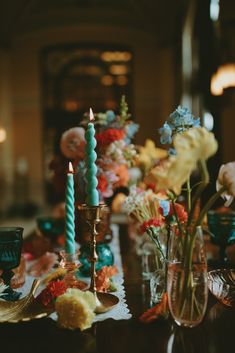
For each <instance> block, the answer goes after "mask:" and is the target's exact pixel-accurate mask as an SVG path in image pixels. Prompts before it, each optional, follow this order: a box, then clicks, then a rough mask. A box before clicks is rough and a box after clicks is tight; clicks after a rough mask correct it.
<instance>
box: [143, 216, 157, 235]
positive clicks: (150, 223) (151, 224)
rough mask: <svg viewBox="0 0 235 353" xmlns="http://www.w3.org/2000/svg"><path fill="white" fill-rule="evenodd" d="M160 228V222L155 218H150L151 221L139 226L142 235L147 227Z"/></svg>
mask: <svg viewBox="0 0 235 353" xmlns="http://www.w3.org/2000/svg"><path fill="white" fill-rule="evenodd" d="M151 226H153V227H160V226H161V221H160V220H159V219H156V218H152V219H149V220H148V221H145V222H144V223H142V224H141V226H140V231H141V232H142V233H145V232H146V230H147V229H148V228H149V227H151Z"/></svg>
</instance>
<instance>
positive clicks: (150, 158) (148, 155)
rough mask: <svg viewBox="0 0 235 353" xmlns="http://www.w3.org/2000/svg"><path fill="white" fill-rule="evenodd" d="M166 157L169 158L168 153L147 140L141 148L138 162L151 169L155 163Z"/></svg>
mask: <svg viewBox="0 0 235 353" xmlns="http://www.w3.org/2000/svg"><path fill="white" fill-rule="evenodd" d="M165 157H167V151H166V150H164V149H162V148H157V147H156V146H155V143H154V142H153V141H152V140H150V139H147V140H146V141H145V145H144V146H140V148H139V155H138V161H139V163H140V164H142V165H144V167H145V168H146V169H148V168H150V167H151V166H152V165H153V163H154V162H155V161H157V160H159V159H162V158H165Z"/></svg>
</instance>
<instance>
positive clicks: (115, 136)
mask: <svg viewBox="0 0 235 353" xmlns="http://www.w3.org/2000/svg"><path fill="white" fill-rule="evenodd" d="M125 135H126V133H125V131H123V130H118V129H107V130H105V131H103V132H100V133H99V134H96V135H95V137H96V141H97V144H98V145H102V146H103V145H109V144H110V143H112V142H114V141H118V140H122V139H123V138H124V137H125Z"/></svg>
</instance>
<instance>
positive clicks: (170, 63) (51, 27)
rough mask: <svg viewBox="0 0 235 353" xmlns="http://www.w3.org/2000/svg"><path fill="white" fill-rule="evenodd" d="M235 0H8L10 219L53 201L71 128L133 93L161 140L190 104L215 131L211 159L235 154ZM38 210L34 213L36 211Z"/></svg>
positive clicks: (4, 174)
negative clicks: (55, 171)
mask: <svg viewBox="0 0 235 353" xmlns="http://www.w3.org/2000/svg"><path fill="white" fill-rule="evenodd" d="M234 38H235V1H234V0H191V1H190V0H177V1H175V0H148V1H146V0H119V1H114V0H8V1H1V2H0V195H1V196H0V217H4V216H6V215H7V213H8V212H9V210H10V209H11V208H12V205H16V204H19V205H22V204H26V205H29V211H30V210H31V211H32V210H33V209H34V207H35V208H37V207H45V206H46V205H47V194H46V185H47V183H48V182H49V181H50V178H51V174H50V171H49V168H48V165H49V163H50V160H51V159H52V156H53V154H54V152H55V148H56V146H58V140H59V138H60V135H61V133H62V132H63V131H64V130H65V129H67V128H69V127H72V126H75V125H77V124H78V123H79V121H80V120H81V118H82V116H83V114H84V113H85V112H87V111H88V109H89V107H90V106H91V107H92V108H93V110H94V111H95V112H98V111H105V110H107V109H112V110H114V111H116V112H117V111H118V108H119V102H120V98H121V95H122V94H125V96H126V99H127V102H128V105H129V108H130V112H131V114H132V119H133V120H135V121H136V122H137V123H139V124H140V129H139V132H138V134H137V137H136V141H135V142H136V143H139V144H142V143H144V141H145V140H146V138H152V139H153V140H154V141H155V142H156V144H157V145H158V146H159V145H160V143H159V136H158V131H157V130H158V128H159V127H160V126H161V125H162V123H163V121H164V120H165V119H166V118H167V116H168V115H169V114H170V113H171V112H172V111H173V110H174V109H175V108H176V106H177V105H179V104H182V105H185V106H187V107H188V108H189V109H191V110H192V111H193V113H194V114H195V115H196V116H198V115H199V116H200V117H201V119H202V122H203V124H205V126H206V127H207V128H208V129H213V132H214V133H215V135H216V137H217V139H218V141H219V146H220V147H219V151H218V153H217V155H216V157H214V158H213V159H212V160H211V161H210V163H209V167H210V172H211V174H212V180H213V178H215V177H216V175H217V172H218V168H219V165H220V164H221V163H224V162H228V161H231V160H235V137H234V132H235V89H234V86H235V68H234V67H235V66H234V65H235V40H234ZM29 213H30V212H29Z"/></svg>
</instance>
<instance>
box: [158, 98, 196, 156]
mask: <svg viewBox="0 0 235 353" xmlns="http://www.w3.org/2000/svg"><path fill="white" fill-rule="evenodd" d="M198 126H200V118H196V119H195V118H194V115H193V114H192V113H191V112H190V110H189V109H188V108H186V107H181V106H180V105H179V106H178V107H177V109H176V110H175V111H174V112H173V113H171V114H170V116H169V118H168V119H167V121H166V122H165V123H164V125H163V127H162V128H160V129H159V132H160V134H161V137H160V141H161V143H162V144H163V145H164V144H166V143H168V144H169V143H171V142H172V136H173V135H174V134H175V133H180V132H183V131H185V130H187V129H190V128H192V127H198ZM170 154H172V151H171V152H170Z"/></svg>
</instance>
